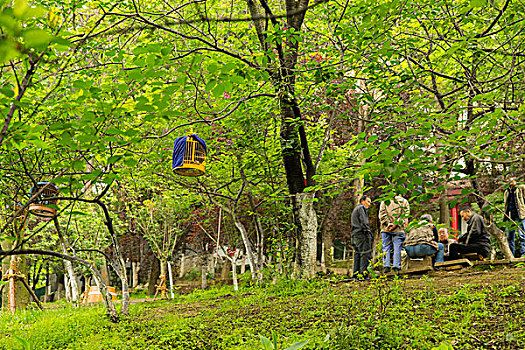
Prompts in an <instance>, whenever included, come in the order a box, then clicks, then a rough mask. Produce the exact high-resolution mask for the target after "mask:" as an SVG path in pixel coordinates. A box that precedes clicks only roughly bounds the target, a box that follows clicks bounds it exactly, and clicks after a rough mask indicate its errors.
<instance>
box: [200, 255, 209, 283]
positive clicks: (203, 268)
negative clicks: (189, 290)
mask: <svg viewBox="0 0 525 350" xmlns="http://www.w3.org/2000/svg"><path fill="white" fill-rule="evenodd" d="M207 275H208V257H207V254H203V255H202V256H201V289H206V288H208V276H207Z"/></svg>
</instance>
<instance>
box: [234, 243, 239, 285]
mask: <svg viewBox="0 0 525 350" xmlns="http://www.w3.org/2000/svg"><path fill="white" fill-rule="evenodd" d="M238 256H239V253H238V251H236V252H235V253H234V254H233V256H232V279H233V290H234V291H238V290H239V284H238V282H237V257H238Z"/></svg>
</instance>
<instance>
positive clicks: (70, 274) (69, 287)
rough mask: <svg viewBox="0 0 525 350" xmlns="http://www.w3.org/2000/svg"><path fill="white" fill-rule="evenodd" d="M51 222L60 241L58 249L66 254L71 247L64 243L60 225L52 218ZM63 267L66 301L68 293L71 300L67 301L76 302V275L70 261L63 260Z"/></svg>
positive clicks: (64, 239)
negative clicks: (64, 271)
mask: <svg viewBox="0 0 525 350" xmlns="http://www.w3.org/2000/svg"><path fill="white" fill-rule="evenodd" d="M53 222H54V224H55V228H56V230H57V234H58V239H59V241H60V247H61V248H62V253H64V254H67V253H68V248H71V247H70V246H69V244H68V242H67V241H66V238H65V237H64V236H63V235H62V231H61V230H60V225H59V223H58V219H57V218H56V217H54V218H53ZM64 267H65V270H66V275H67V278H65V279H64V288H65V290H66V299H67V295H68V291H69V292H70V298H71V299H70V300H68V301H73V302H78V285H77V275H76V273H75V269H74V268H73V264H72V263H71V261H68V260H64Z"/></svg>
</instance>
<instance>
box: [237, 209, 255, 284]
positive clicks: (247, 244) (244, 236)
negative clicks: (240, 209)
mask: <svg viewBox="0 0 525 350" xmlns="http://www.w3.org/2000/svg"><path fill="white" fill-rule="evenodd" d="M232 218H233V222H234V223H235V227H237V229H238V230H239V232H240V233H241V238H242V242H243V243H244V250H245V251H246V257H247V258H248V264H249V265H250V272H251V274H252V279H256V267H255V264H254V256H253V251H252V247H251V243H250V240H249V239H248V232H246V228H245V227H244V225H243V223H242V222H241V221H240V220H239V218H238V217H237V215H236V214H235V213H232Z"/></svg>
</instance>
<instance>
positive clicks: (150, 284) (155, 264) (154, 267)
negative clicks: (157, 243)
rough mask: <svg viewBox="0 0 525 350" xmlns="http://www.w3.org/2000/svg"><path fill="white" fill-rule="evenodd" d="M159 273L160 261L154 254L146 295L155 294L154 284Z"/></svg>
mask: <svg viewBox="0 0 525 350" xmlns="http://www.w3.org/2000/svg"><path fill="white" fill-rule="evenodd" d="M159 275H160V261H159V259H157V257H156V256H154V257H153V264H151V270H150V273H149V279H148V295H155V284H156V283H157V279H158V278H159Z"/></svg>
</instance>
